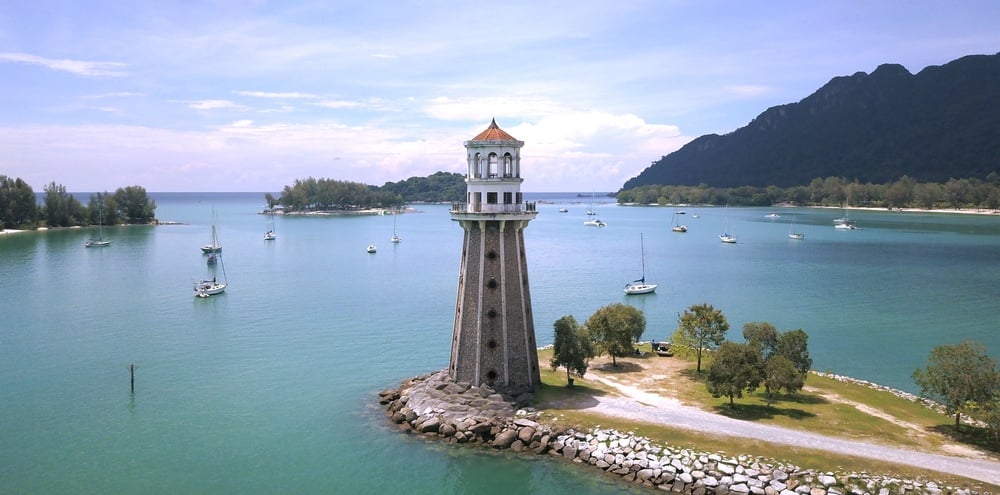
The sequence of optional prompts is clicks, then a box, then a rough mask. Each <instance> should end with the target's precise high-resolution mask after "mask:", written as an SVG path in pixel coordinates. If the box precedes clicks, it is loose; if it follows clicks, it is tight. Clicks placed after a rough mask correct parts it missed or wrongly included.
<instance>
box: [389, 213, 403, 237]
mask: <svg viewBox="0 0 1000 495" xmlns="http://www.w3.org/2000/svg"><path fill="white" fill-rule="evenodd" d="M397 214H398V212H393V214H392V242H393V244H399V241H401V240H403V238H402V237H399V236H398V235H396V215H397Z"/></svg>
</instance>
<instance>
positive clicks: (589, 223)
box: [583, 218, 608, 227]
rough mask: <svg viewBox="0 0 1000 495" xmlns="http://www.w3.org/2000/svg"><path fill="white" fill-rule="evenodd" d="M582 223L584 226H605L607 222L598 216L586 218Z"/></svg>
mask: <svg viewBox="0 0 1000 495" xmlns="http://www.w3.org/2000/svg"><path fill="white" fill-rule="evenodd" d="M583 224H584V225H586V226H588V227H607V226H608V224H607V223H605V222H604V221H603V220H601V219H599V218H595V219H593V220H587V221H586V222H583Z"/></svg>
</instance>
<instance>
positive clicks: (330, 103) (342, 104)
mask: <svg viewBox="0 0 1000 495" xmlns="http://www.w3.org/2000/svg"><path fill="white" fill-rule="evenodd" d="M314 105H316V106H318V107H324V108H355V107H359V106H361V104H360V103H358V102H356V101H343V100H324V101H320V102H317V103H314Z"/></svg>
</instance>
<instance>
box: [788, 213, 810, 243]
mask: <svg viewBox="0 0 1000 495" xmlns="http://www.w3.org/2000/svg"><path fill="white" fill-rule="evenodd" d="M788 238H789V239H794V240H796V241H801V240H802V239H805V238H806V235H805V234H803V233H802V232H796V231H795V217H792V223H791V225H789V226H788Z"/></svg>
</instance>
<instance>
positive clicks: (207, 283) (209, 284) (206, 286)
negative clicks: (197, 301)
mask: <svg viewBox="0 0 1000 495" xmlns="http://www.w3.org/2000/svg"><path fill="white" fill-rule="evenodd" d="M209 258H210V259H213V260H215V261H214V262H215V263H217V264H218V266H219V268H221V269H222V281H221V282H219V281H218V279H217V278H216V277H214V276H213V277H212V278H211V280H209V279H204V280H199V281H198V282H195V284H194V296H195V297H209V296H214V295H216V294H222V293H223V292H225V291H226V287H228V286H229V281H228V280H227V279H226V266H225V265H223V264H222V254H219V253H211V254H209Z"/></svg>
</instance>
